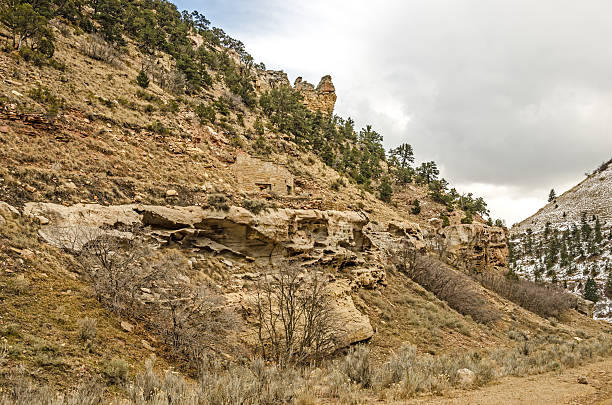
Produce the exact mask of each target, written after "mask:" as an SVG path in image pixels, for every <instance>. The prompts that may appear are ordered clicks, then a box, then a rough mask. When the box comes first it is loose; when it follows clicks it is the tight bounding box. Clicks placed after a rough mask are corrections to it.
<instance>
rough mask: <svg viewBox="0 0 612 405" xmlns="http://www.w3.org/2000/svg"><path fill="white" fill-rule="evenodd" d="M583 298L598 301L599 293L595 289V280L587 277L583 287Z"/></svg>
mask: <svg viewBox="0 0 612 405" xmlns="http://www.w3.org/2000/svg"><path fill="white" fill-rule="evenodd" d="M583 296H584V298H585V299H587V300H589V301H593V302H597V301H599V291H598V289H597V283H596V282H595V280H593V278H592V277H589V278H588V279H587V281H586V284H585V285H584V294H583Z"/></svg>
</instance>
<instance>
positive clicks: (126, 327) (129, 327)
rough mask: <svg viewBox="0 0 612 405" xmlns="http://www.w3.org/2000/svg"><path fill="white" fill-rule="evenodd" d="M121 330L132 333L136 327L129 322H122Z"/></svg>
mask: <svg viewBox="0 0 612 405" xmlns="http://www.w3.org/2000/svg"><path fill="white" fill-rule="evenodd" d="M121 329H123V330H124V331H126V332H128V333H132V331H133V330H134V325H132V324H131V323H129V322H128V321H121Z"/></svg>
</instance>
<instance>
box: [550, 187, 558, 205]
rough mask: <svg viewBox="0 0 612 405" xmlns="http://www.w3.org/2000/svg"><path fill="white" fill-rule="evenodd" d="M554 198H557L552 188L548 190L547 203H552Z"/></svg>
mask: <svg viewBox="0 0 612 405" xmlns="http://www.w3.org/2000/svg"><path fill="white" fill-rule="evenodd" d="M555 198H557V194H556V193H555V189H554V188H553V189H551V190H550V193H549V194H548V202H553V201H554V200H555Z"/></svg>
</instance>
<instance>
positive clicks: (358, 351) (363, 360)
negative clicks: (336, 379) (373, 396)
mask: <svg viewBox="0 0 612 405" xmlns="http://www.w3.org/2000/svg"><path fill="white" fill-rule="evenodd" d="M342 371H343V372H344V374H346V375H347V376H348V378H349V379H350V380H351V381H352V382H355V383H357V384H359V385H361V386H362V387H363V388H369V387H370V386H371V385H372V378H373V374H374V372H373V369H372V366H371V365H370V350H369V349H367V348H366V347H365V346H358V347H357V348H354V349H352V350H351V351H350V352H349V354H347V356H346V357H345V358H344V360H343V361H342Z"/></svg>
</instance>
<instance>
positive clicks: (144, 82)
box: [136, 70, 149, 89]
mask: <svg viewBox="0 0 612 405" xmlns="http://www.w3.org/2000/svg"><path fill="white" fill-rule="evenodd" d="M136 83H138V85H139V86H140V87H142V88H143V89H146V88H147V87H149V76H147V74H146V73H145V71H144V70H141V71H140V73H138V76H136Z"/></svg>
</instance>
